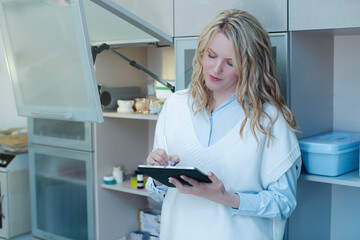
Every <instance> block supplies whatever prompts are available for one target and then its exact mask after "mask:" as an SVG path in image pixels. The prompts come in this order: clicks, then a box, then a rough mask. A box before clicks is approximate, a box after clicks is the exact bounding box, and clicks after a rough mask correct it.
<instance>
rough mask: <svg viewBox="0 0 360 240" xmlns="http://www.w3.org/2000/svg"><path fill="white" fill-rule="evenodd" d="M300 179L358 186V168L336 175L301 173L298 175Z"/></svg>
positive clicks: (359, 185)
mask: <svg viewBox="0 0 360 240" xmlns="http://www.w3.org/2000/svg"><path fill="white" fill-rule="evenodd" d="M300 179H303V180H306V181H312V182H320V183H329V184H337V185H343V186H349V187H360V176H359V169H356V170H354V171H352V172H349V173H346V174H342V175H340V176H337V177H327V176H321V175H314V174H308V173H302V174H301V175H300Z"/></svg>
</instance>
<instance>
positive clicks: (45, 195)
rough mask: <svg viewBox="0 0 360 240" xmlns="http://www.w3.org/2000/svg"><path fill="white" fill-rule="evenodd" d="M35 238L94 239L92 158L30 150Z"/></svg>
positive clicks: (85, 154) (51, 150) (44, 149)
mask: <svg viewBox="0 0 360 240" xmlns="http://www.w3.org/2000/svg"><path fill="white" fill-rule="evenodd" d="M29 153H30V171H31V174H30V186H31V187H32V189H31V199H32V201H31V204H32V225H33V226H32V227H33V229H32V230H33V231H32V233H33V235H34V236H36V237H40V238H45V239H69V240H70V239H79V240H80V239H83V240H90V239H94V229H93V228H94V218H93V207H94V206H93V197H92V196H93V192H92V188H93V185H92V168H91V164H92V154H91V153H88V152H81V151H69V150H64V149H56V148H50V147H41V146H30V148H29Z"/></svg>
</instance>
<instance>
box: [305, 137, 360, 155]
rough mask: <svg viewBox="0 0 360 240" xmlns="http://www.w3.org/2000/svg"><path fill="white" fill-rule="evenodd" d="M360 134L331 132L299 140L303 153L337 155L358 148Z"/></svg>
mask: <svg viewBox="0 0 360 240" xmlns="http://www.w3.org/2000/svg"><path fill="white" fill-rule="evenodd" d="M359 143H360V134H356V133H348V132H329V133H325V134H321V135H316V136H312V137H308V138H303V139H300V140H299V145H300V149H301V151H304V152H316V153H336V152H340V151H344V150H349V149H353V148H358V147H359Z"/></svg>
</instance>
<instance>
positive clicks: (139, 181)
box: [136, 173, 144, 189]
mask: <svg viewBox="0 0 360 240" xmlns="http://www.w3.org/2000/svg"><path fill="white" fill-rule="evenodd" d="M136 179H137V188H138V189H142V188H144V175H143V174H142V173H138V174H137V175H136Z"/></svg>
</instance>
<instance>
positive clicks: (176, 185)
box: [169, 177, 184, 192]
mask: <svg viewBox="0 0 360 240" xmlns="http://www.w3.org/2000/svg"><path fill="white" fill-rule="evenodd" d="M169 183H172V184H174V185H175V187H176V188H177V189H178V190H179V191H180V192H181V190H182V189H183V187H184V185H183V184H182V183H181V182H180V181H179V180H177V179H176V178H173V177H169Z"/></svg>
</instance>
